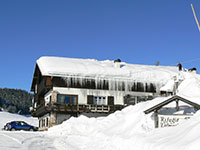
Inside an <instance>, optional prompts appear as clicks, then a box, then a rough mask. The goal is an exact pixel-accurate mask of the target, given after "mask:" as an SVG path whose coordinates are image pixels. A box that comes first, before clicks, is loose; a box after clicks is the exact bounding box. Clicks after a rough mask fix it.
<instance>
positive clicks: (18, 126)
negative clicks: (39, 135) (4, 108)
mask: <svg viewBox="0 0 200 150" xmlns="http://www.w3.org/2000/svg"><path fill="white" fill-rule="evenodd" d="M4 130H7V131H16V130H25V131H37V130H38V127H35V126H32V125H29V124H28V123H26V122H24V121H12V122H9V123H7V124H6V125H5V126H4Z"/></svg>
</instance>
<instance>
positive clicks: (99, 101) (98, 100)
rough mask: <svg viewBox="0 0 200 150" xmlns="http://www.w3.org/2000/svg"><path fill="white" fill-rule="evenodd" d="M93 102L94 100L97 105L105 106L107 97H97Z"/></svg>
mask: <svg viewBox="0 0 200 150" xmlns="http://www.w3.org/2000/svg"><path fill="white" fill-rule="evenodd" d="M93 100H94V104H95V105H105V104H106V97H104V96H95V97H94V99H93Z"/></svg>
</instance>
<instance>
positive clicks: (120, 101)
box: [45, 87, 153, 105]
mask: <svg viewBox="0 0 200 150" xmlns="http://www.w3.org/2000/svg"><path fill="white" fill-rule="evenodd" d="M53 91H56V92H57V93H58V94H63V95H77V96H78V104H83V105H87V96H88V95H93V96H94V97H96V98H97V100H99V99H101V101H98V102H97V104H99V105H108V96H113V97H114V104H115V105H124V96H125V95H127V94H130V95H134V96H146V97H147V96H153V95H152V93H147V92H125V91H109V90H93V89H78V88H60V87H53ZM51 95H52V91H49V92H48V93H47V94H45V105H46V104H48V103H49V102H50V99H51Z"/></svg>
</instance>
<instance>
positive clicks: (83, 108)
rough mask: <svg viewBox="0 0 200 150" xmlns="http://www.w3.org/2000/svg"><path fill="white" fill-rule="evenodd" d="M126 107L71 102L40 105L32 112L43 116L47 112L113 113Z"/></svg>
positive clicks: (34, 114)
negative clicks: (74, 103)
mask: <svg viewBox="0 0 200 150" xmlns="http://www.w3.org/2000/svg"><path fill="white" fill-rule="evenodd" d="M122 108H124V106H123V105H113V106H111V105H71V104H48V105H46V106H45V105H44V104H43V105H40V106H38V107H37V108H36V109H34V110H35V111H34V112H32V115H33V116H42V115H44V114H45V113H47V112H80V113H81V112H86V113H89V112H93V113H94V112H97V113H112V112H114V111H116V110H121V109H122Z"/></svg>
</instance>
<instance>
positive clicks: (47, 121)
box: [46, 118, 49, 127]
mask: <svg viewBox="0 0 200 150" xmlns="http://www.w3.org/2000/svg"><path fill="white" fill-rule="evenodd" d="M48 126H49V119H48V118H46V127H48Z"/></svg>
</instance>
